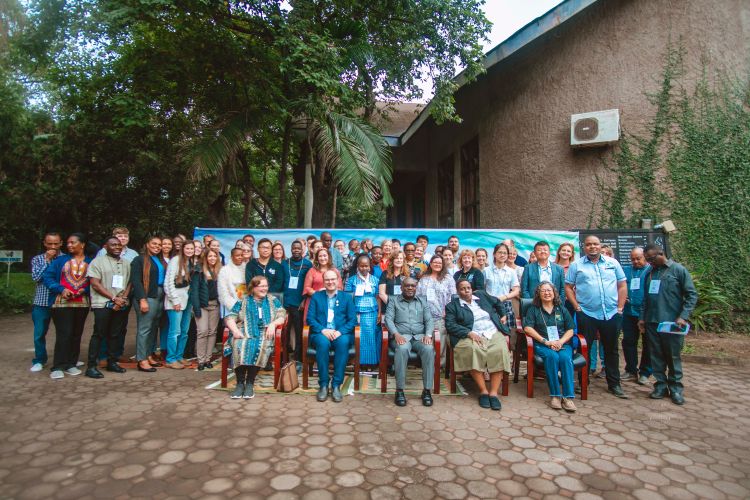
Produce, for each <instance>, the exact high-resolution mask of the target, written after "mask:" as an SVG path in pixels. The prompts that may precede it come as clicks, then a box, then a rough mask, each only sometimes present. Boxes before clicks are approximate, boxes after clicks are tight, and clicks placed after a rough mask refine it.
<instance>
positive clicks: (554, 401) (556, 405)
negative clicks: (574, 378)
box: [549, 396, 562, 410]
mask: <svg viewBox="0 0 750 500" xmlns="http://www.w3.org/2000/svg"><path fill="white" fill-rule="evenodd" d="M549 405H550V408H552V409H553V410H562V404H561V403H560V398H557V397H554V396H552V398H551V399H550V400H549Z"/></svg>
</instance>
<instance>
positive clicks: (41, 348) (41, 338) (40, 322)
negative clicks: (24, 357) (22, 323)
mask: <svg viewBox="0 0 750 500" xmlns="http://www.w3.org/2000/svg"><path fill="white" fill-rule="evenodd" d="M51 317H52V308H51V307H44V306H33V307H32V308H31V321H33V322H34V359H33V360H32V361H31V364H32V365H33V364H35V363H41V364H43V365H44V364H46V363H47V331H48V330H49V321H50V318H51Z"/></svg>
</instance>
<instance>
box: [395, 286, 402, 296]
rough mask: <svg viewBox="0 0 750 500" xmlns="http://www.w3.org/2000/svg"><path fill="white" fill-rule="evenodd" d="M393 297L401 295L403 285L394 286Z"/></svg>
mask: <svg viewBox="0 0 750 500" xmlns="http://www.w3.org/2000/svg"><path fill="white" fill-rule="evenodd" d="M393 295H401V285H393Z"/></svg>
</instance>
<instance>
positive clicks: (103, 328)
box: [86, 236, 132, 378]
mask: <svg viewBox="0 0 750 500" xmlns="http://www.w3.org/2000/svg"><path fill="white" fill-rule="evenodd" d="M104 250H105V252H106V253H105V254H104V255H101V256H99V257H97V258H95V259H94V260H92V261H91V264H90V265H89V269H88V277H89V278H90V280H91V311H92V312H93V313H94V332H93V334H92V335H91V340H90V341H89V352H88V367H87V368H86V376H87V377H90V378H103V377H104V375H102V372H100V371H99V369H98V368H97V354H98V353H99V349H100V345H101V344H102V342H104V341H106V343H107V368H106V369H107V371H108V372H114V373H125V368H122V367H121V366H120V365H119V364H117V351H116V349H117V346H118V345H119V344H120V336H121V335H122V329H123V324H125V321H126V319H127V317H128V314H129V313H130V300H129V296H130V291H131V289H132V284H131V283H130V261H128V260H126V259H124V258H122V257H121V252H122V243H120V240H119V239H118V238H117V237H115V236H110V237H109V238H108V239H107V242H106V243H105V244H104Z"/></svg>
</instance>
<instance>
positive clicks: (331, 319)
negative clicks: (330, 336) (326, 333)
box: [328, 309, 333, 323]
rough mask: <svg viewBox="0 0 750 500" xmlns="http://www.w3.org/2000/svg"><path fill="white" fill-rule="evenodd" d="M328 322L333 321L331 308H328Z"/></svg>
mask: <svg viewBox="0 0 750 500" xmlns="http://www.w3.org/2000/svg"><path fill="white" fill-rule="evenodd" d="M328 323H333V309H329V310H328Z"/></svg>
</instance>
